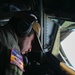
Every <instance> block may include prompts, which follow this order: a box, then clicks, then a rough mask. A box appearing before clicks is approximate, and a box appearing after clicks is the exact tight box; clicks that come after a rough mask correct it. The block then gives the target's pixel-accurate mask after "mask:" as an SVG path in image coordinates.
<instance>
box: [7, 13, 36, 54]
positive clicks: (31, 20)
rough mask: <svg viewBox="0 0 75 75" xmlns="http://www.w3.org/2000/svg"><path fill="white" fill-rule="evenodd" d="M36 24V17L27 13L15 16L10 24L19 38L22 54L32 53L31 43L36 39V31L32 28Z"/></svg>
mask: <svg viewBox="0 0 75 75" xmlns="http://www.w3.org/2000/svg"><path fill="white" fill-rule="evenodd" d="M35 23H36V19H35V17H33V16H32V15H29V14H26V13H18V14H15V15H14V16H13V17H12V18H11V19H10V20H9V22H8V24H9V25H11V28H12V30H14V31H15V33H16V35H17V36H18V41H19V46H20V49H21V52H22V54H25V53H27V52H29V51H31V48H32V46H31V43H32V41H33V39H34V29H33V27H32V26H33V24H35Z"/></svg>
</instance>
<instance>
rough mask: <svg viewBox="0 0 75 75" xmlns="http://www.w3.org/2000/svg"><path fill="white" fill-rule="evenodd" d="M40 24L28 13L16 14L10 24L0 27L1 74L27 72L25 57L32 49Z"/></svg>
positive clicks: (12, 74)
mask: <svg viewBox="0 0 75 75" xmlns="http://www.w3.org/2000/svg"><path fill="white" fill-rule="evenodd" d="M39 26H40V25H39V23H38V22H36V19H35V17H34V16H32V15H30V14H26V13H17V14H15V15H14V16H13V17H12V18H10V20H9V21H8V23H7V24H6V25H4V26H0V74H1V75H22V74H23V72H25V69H24V65H25V64H24V61H23V55H24V54H26V53H28V52H30V51H31V49H32V41H33V40H34V33H35V32H36V34H38V31H39V28H38V27H39Z"/></svg>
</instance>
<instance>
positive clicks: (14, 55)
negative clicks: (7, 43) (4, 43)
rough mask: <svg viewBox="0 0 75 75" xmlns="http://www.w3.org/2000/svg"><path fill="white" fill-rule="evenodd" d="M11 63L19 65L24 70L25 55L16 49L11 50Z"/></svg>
mask: <svg viewBox="0 0 75 75" xmlns="http://www.w3.org/2000/svg"><path fill="white" fill-rule="evenodd" d="M10 63H11V64H14V65H16V66H18V67H19V68H20V69H21V70H22V71H24V63H23V57H22V55H21V54H20V53H19V52H18V51H16V50H15V49H12V50H11V55H10Z"/></svg>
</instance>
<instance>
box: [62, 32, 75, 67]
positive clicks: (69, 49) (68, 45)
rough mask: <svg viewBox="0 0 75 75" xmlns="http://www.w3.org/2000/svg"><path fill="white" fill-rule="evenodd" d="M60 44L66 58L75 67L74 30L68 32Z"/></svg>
mask: <svg viewBox="0 0 75 75" xmlns="http://www.w3.org/2000/svg"><path fill="white" fill-rule="evenodd" d="M61 46H62V48H63V51H64V53H65V55H66V57H67V59H68V60H69V62H70V63H71V65H72V66H73V67H74V68H75V31H73V32H72V33H70V34H69V36H68V37H66V38H65V39H64V40H63V41H62V42H61Z"/></svg>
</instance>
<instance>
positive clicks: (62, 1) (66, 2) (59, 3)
mask: <svg viewBox="0 0 75 75" xmlns="http://www.w3.org/2000/svg"><path fill="white" fill-rule="evenodd" d="M43 3H44V11H45V12H46V13H47V14H52V15H55V16H56V17H63V18H70V19H74V18H75V1H74V0H44V2H43Z"/></svg>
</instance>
